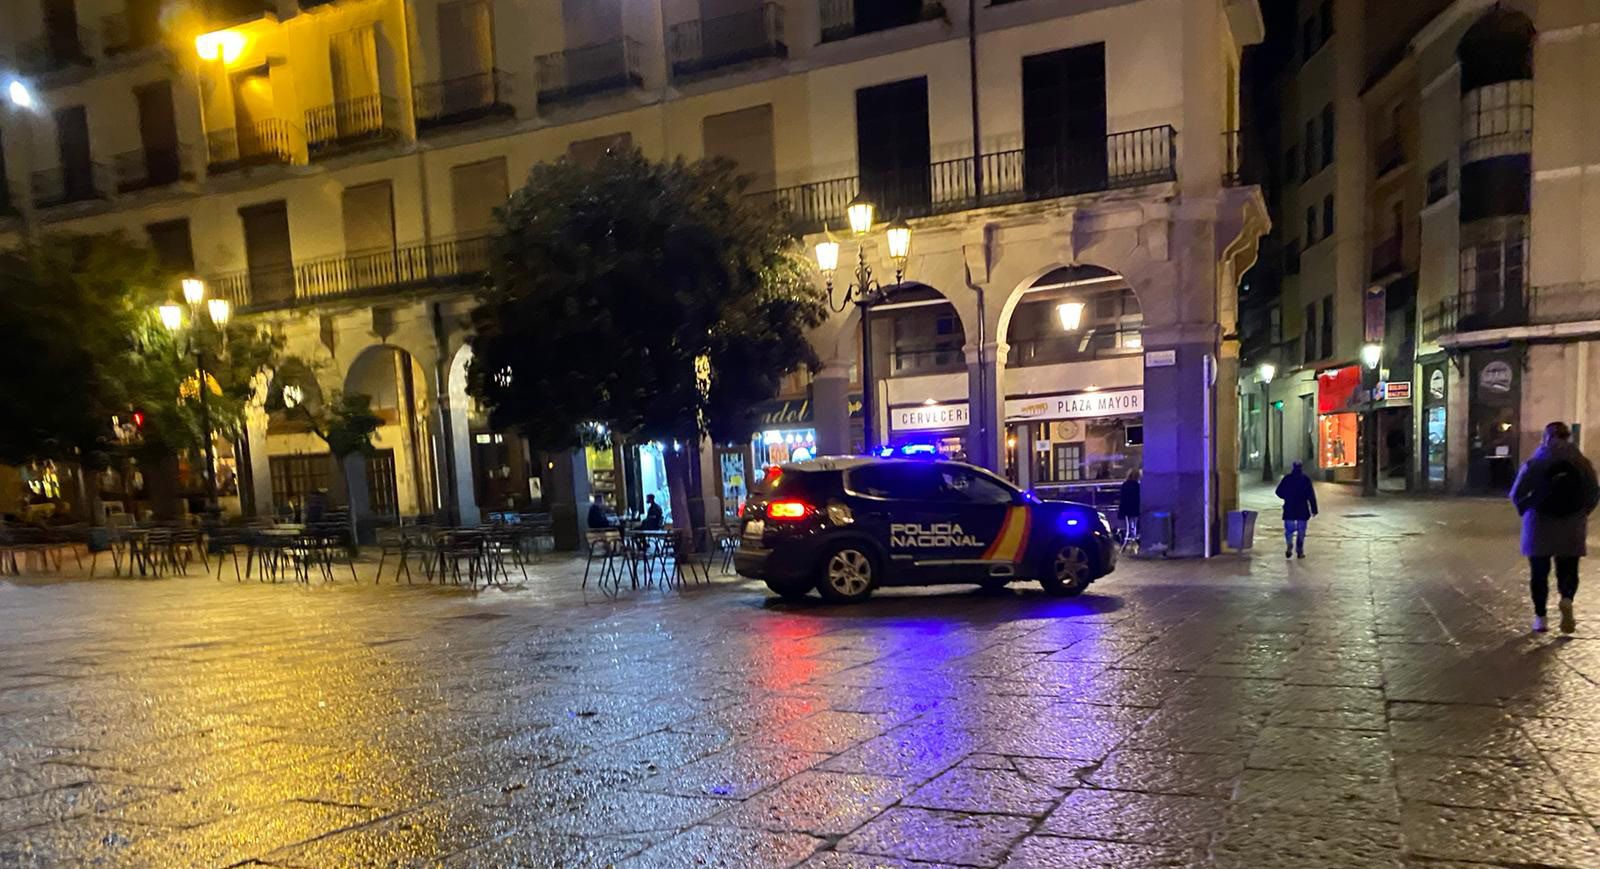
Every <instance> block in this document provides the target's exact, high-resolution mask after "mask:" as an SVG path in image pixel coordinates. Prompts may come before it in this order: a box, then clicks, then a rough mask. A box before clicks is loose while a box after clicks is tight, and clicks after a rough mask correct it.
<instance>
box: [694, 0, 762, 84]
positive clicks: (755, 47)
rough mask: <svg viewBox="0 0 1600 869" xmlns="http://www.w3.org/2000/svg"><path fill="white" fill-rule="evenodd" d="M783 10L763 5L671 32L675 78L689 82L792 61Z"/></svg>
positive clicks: (701, 19)
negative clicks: (726, 70) (769, 61)
mask: <svg viewBox="0 0 1600 869" xmlns="http://www.w3.org/2000/svg"><path fill="white" fill-rule="evenodd" d="M788 56H789V47H788V45H786V44H785V43H784V35H783V7H782V6H779V5H778V4H777V3H763V4H761V5H760V6H758V7H756V8H754V9H747V10H745V11H743V12H735V13H732V14H731V15H720V16H717V17H715V18H697V19H695V20H693V21H685V22H683V23H681V24H674V25H672V27H671V28H670V29H669V30H668V31H667V58H668V60H669V61H671V63H672V77H673V78H685V77H689V76H693V75H697V74H701V73H706V72H709V71H711V70H715V69H720V68H722V67H726V66H733V65H735V64H741V63H748V62H750V61H753V60H760V59H762V58H768V57H788Z"/></svg>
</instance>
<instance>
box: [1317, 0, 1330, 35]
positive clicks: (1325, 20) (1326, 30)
mask: <svg viewBox="0 0 1600 869" xmlns="http://www.w3.org/2000/svg"><path fill="white" fill-rule="evenodd" d="M1317 19H1318V23H1319V24H1320V26H1321V28H1322V33H1321V34H1320V35H1321V37H1322V38H1321V39H1319V40H1318V42H1317V44H1318V45H1327V44H1328V40H1330V39H1332V38H1333V0H1322V8H1321V9H1320V10H1318V14H1317Z"/></svg>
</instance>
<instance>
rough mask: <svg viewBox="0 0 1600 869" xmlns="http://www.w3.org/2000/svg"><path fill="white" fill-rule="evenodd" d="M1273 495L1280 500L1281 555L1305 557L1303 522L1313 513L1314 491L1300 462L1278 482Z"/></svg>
mask: <svg viewBox="0 0 1600 869" xmlns="http://www.w3.org/2000/svg"><path fill="white" fill-rule="evenodd" d="M1277 495H1278V497H1279V498H1280V499H1282V501H1283V557H1284V558H1297V557H1298V558H1305V557H1306V523H1308V522H1310V521H1311V517H1312V516H1315V515H1317V492H1316V490H1315V489H1313V488H1312V487H1311V478H1310V477H1308V476H1306V471H1305V467H1304V466H1303V465H1302V464H1301V463H1300V462H1295V463H1294V467H1293V468H1291V469H1290V470H1289V473H1287V474H1284V475H1283V479H1281V480H1279V481H1278V490H1277Z"/></svg>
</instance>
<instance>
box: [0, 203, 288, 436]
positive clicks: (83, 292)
mask: <svg viewBox="0 0 1600 869" xmlns="http://www.w3.org/2000/svg"><path fill="white" fill-rule="evenodd" d="M182 277H183V276H182V275H178V274H175V273H172V272H171V271H169V270H165V269H163V268H162V267H161V266H160V264H159V263H158V262H157V260H156V258H155V256H154V254H153V253H152V252H151V251H150V250H149V249H148V248H145V247H143V246H141V245H139V244H137V243H135V242H133V241H131V240H130V239H128V238H127V237H126V236H124V235H120V234H99V235H57V236H48V237H45V238H43V239H40V240H38V241H36V242H33V243H31V244H29V245H28V246H25V247H23V248H20V249H18V250H14V251H9V252H6V253H3V254H0V327H3V328H4V330H5V340H4V341H0V419H4V420H5V422H4V423H3V424H0V461H5V462H8V463H13V464H15V463H23V462H30V461H38V460H44V459H52V460H57V461H68V462H76V463H80V464H82V465H84V466H86V467H89V468H103V467H106V466H108V465H110V464H111V463H112V462H113V461H115V460H116V457H117V456H118V454H119V453H123V452H128V453H132V454H133V455H136V456H138V457H139V458H140V459H141V460H143V461H144V462H145V463H147V464H149V465H150V466H152V467H154V466H157V465H159V464H161V463H162V462H163V460H165V459H170V458H171V457H173V456H175V455H176V453H177V452H179V451H182V450H192V451H195V452H196V453H198V451H199V450H200V447H201V445H202V439H203V436H202V429H203V427H202V426H201V424H200V414H199V402H198V398H199V393H198V391H197V390H198V389H199V385H200V384H199V377H198V375H197V371H196V366H195V362H194V358H193V356H192V355H191V354H190V353H189V350H190V346H189V345H188V344H187V340H188V339H187V336H186V337H184V338H180V337H179V336H175V335H173V334H171V333H169V332H167V330H166V329H165V328H163V327H162V326H161V324H160V322H159V320H158V317H157V314H156V308H157V306H158V305H160V304H161V303H163V302H165V301H168V300H170V299H171V298H172V297H173V296H174V295H175V289H176V287H177V285H178V282H179V280H180V279H181V278H182ZM189 334H191V335H192V340H193V341H194V346H196V347H199V348H200V349H202V350H204V351H205V353H206V357H207V368H208V372H209V374H210V375H211V376H210V377H209V378H208V380H207V386H208V387H209V391H210V395H209V396H208V402H209V404H210V411H211V420H212V428H213V431H215V432H216V433H217V434H218V435H219V436H223V437H238V436H239V434H240V433H241V430H242V426H243V421H244V412H245V408H246V406H247V405H248V403H249V401H250V400H251V397H252V395H253V393H254V380H255V377H256V373H257V372H258V371H260V370H262V369H263V368H265V367H268V366H270V365H272V364H273V362H274V360H275V359H276V358H277V356H278V354H279V352H280V350H281V348H282V342H281V340H280V339H279V338H277V337H275V336H273V335H272V334H271V333H269V332H267V331H264V330H260V329H256V328H254V327H252V326H249V325H247V324H243V323H240V322H239V321H238V320H234V321H232V322H230V323H229V324H228V326H227V328H226V330H222V329H217V328H215V327H212V326H210V325H209V324H201V325H199V326H197V327H196V328H194V329H193V330H191V332H190V333H189ZM63 387H67V388H63ZM135 409H137V410H139V411H141V412H143V413H144V415H145V425H144V428H143V431H142V434H141V437H140V438H139V440H138V441H137V442H136V443H133V444H127V445H124V444H121V443H120V442H119V441H117V439H116V436H115V432H114V431H113V430H112V427H111V420H112V417H113V416H126V415H127V414H128V413H129V412H130V411H131V410H135Z"/></svg>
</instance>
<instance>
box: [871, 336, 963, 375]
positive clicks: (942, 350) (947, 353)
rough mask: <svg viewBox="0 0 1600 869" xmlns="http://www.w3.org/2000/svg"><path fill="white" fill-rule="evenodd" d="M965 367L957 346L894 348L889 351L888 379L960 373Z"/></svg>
mask: <svg viewBox="0 0 1600 869" xmlns="http://www.w3.org/2000/svg"><path fill="white" fill-rule="evenodd" d="M966 366H967V360H966V355H965V354H963V353H962V351H961V346H960V345H959V344H951V345H948V346H944V347H896V348H894V349H892V350H890V351H889V374H888V376H889V377H915V376H917V375H919V374H940V373H944V372H949V371H961V370H964V369H965V368H966Z"/></svg>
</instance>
